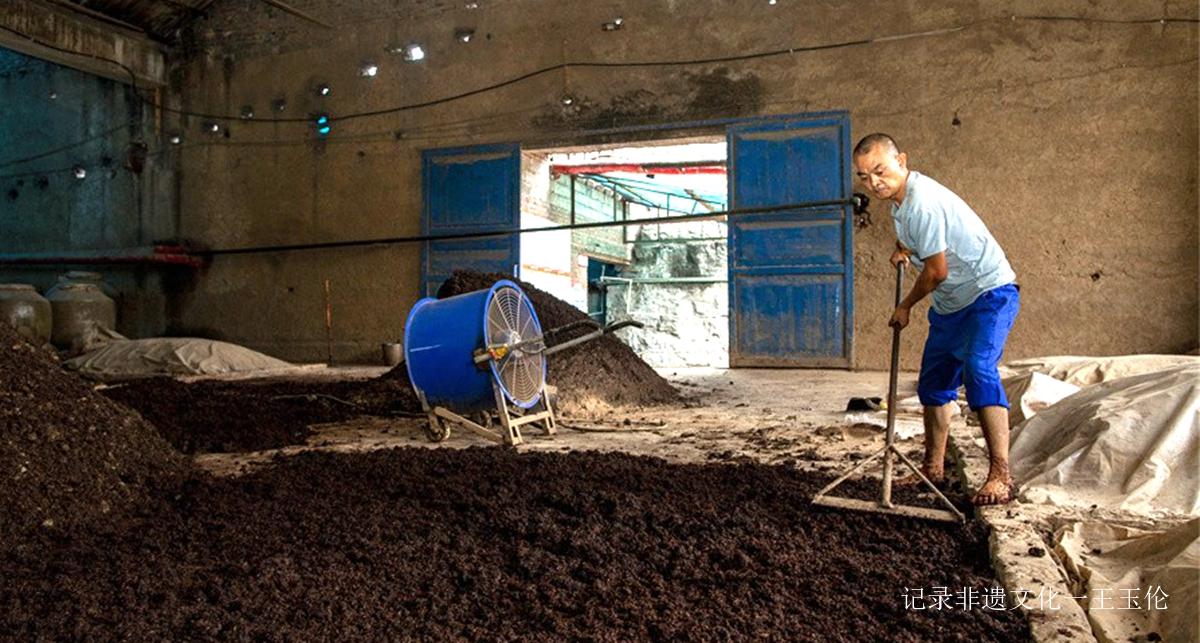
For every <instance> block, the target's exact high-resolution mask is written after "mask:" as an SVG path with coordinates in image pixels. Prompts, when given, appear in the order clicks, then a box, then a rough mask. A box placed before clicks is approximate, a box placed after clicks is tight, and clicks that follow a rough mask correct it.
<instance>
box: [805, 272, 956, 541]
mask: <svg viewBox="0 0 1200 643" xmlns="http://www.w3.org/2000/svg"><path fill="white" fill-rule="evenodd" d="M904 266H905V264H904V262H901V263H899V264H897V265H896V305H895V307H896V308H899V307H900V296H901V292H902V290H903V288H904ZM899 372H900V329H899V328H893V329H892V367H891V373H890V374H889V377H888V397H887V440H886V442H885V444H884V447H883V448H882V449H880V450H879V451H877V452H875V453H874V454H872V455H871V456H870V457H868V458H866V459H864V460H862V461H860V462H859V463H858V464H857V465H855V466H854V467H851V468H850V469H849V470H848V471H846V472H845V473H844V474H842V475H841V477H839V478H838V479H837V480H834V481H833V482H831V483H829V484H828V485H826V486H825V488H824V489H821V490H820V491H818V492H817V494H816V495H815V496H813V500H812V501H813V504H815V505H822V506H825V507H834V508H836V509H853V510H855V511H872V512H875V513H881V514H891V515H896V516H907V517H909V518H921V519H924V520H942V521H946V522H963V521H965V520H966V516H964V515H963V513H962V512H961V511H959V510H958V508H957V507H955V506H954V503H952V502H950V500H949V499H948V498H946V496H945V495H944V494H943V493H942V492H941V491H940V490H939V489H938V488H937V487H936V486H935V485H934V484H933V483H932V482H930V481H929V478H927V477H925V474H924V473H922V472H921V469H920V467H918V466H917V465H916V464H914V463H913V461H912V460H910V459H909V458H908V456H906V455H904V454H903V453H902V452H901V451H900V449H899V448H897V447H896V379H897V376H898V375H899ZM879 459H882V460H883V481H882V484H881V485H880V497H879V500H875V501H872V500H859V499H856V498H844V497H841V496H831V495H828V494H829V492H831V491H833V490H834V489H836V488H837V487H838V485H840V484H842V483H843V482H845V481H846V480H848V479H849V478H850V477H851V476H853V475H855V474H857V473H859V472H860V471H862V470H864V469H866V468H867V466H868V465H870V464H871V463H873V462H875V461H876V460H879ZM895 459H899V460H900V462H902V463H904V465H905V466H907V467H908V468H909V469H911V470H912V472H913V473H915V474H916V475H917V477H918V478H920V479H921V482H922V483H924V484H925V486H926V487H928V488H929V490H930V491H932V492H933V493H934V494H935V495H936V496H937V497H938V499H939V500H941V502H942V504H944V505H945V506H946V509H931V508H928V507H913V506H910V505H898V504H895V503H893V502H892V473H893V468H894V466H895Z"/></svg>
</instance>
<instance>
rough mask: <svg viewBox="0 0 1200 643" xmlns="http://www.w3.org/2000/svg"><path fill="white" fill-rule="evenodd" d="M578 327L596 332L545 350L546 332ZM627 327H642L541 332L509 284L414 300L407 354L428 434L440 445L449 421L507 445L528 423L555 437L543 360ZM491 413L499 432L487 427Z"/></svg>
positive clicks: (517, 290) (519, 293) (587, 322)
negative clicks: (426, 419)
mask: <svg viewBox="0 0 1200 643" xmlns="http://www.w3.org/2000/svg"><path fill="white" fill-rule="evenodd" d="M582 326H591V327H593V330H592V331H591V332H589V333H587V334H585V335H583V336H580V337H576V338H575V339H572V340H570V341H565V342H562V343H559V344H556V345H554V346H553V347H549V348H548V347H547V344H546V339H545V338H546V336H547V335H551V336H553V335H555V334H559V333H563V332H566V331H569V330H572V329H577V328H580V327H582ZM627 326H634V327H638V328H640V327H641V326H642V325H641V324H640V323H638V322H635V321H624V322H618V323H615V324H610V325H609V326H605V327H600V326H599V324H596V323H595V322H593V321H591V320H588V319H585V320H581V321H579V322H575V323H572V324H568V325H566V326H562V327H559V328H555V329H552V330H550V331H549V332H547V333H543V332H542V325H541V323H540V322H539V321H538V317H537V313H536V312H534V310H533V305H532V304H531V303H530V301H529V298H528V297H527V296H526V295H525V292H524V291H523V290H521V288H520V287H519V286H517V284H515V283H513V282H511V281H508V280H506V279H502V280H500V281H497V282H496V283H495V284H493V285H492V287H491V288H488V289H487V290H477V291H475V292H469V293H464V294H461V295H457V296H454V297H447V298H446V299H435V298H432V297H427V298H425V299H422V300H420V301H418V302H417V304H416V305H415V306H413V309H412V311H410V312H409V314H408V321H407V323H406V324H405V329H404V357H405V361H406V363H407V367H408V377H409V380H410V381H411V382H412V386H413V390H414V391H415V392H416V394H417V398H418V399H419V400H420V401H421V406H422V408H423V409H424V410H425V414H426V416H427V417H428V419H429V424H428V426H427V427H426V436H427V437H429V439H430V440H432V441H434V442H440V441H442V440H445V439H446V438H447V437H449V435H450V427H449V424H448V423H454V424H459V425H461V426H464V427H466V428H467V429H469V430H470V431H472V432H473V433H476V434H478V435H480V436H481V437H484V438H486V439H488V440H492V441H493V442H498V443H501V444H509V445H513V444H520V443H521V442H522V438H521V430H520V427H521V426H524V425H527V424H538V425H541V426H542V428H543V429H544V430H545V432H546V434H548V435H552V434H554V433H555V420H554V411H553V409H552V407H551V405H550V399H549V398H548V397H547V395H546V356H547V355H550V354H552V353H556V352H558V351H561V350H565V349H567V348H570V347H572V346H576V345H579V344H581V343H583V342H586V341H589V340H592V339H595V338H597V337H600V336H601V335H603V334H605V333H611V332H613V331H614V330H617V329H619V328H624V327H627ZM493 414H494V416H495V417H496V418H497V419H498V420H499V423H500V427H499V430H496V429H494V428H492V426H491V425H492V422H491V418H492V416H493ZM468 415H470V416H473V417H474V418H475V419H469V418H468V417H467V416H468ZM477 420H478V421H477Z"/></svg>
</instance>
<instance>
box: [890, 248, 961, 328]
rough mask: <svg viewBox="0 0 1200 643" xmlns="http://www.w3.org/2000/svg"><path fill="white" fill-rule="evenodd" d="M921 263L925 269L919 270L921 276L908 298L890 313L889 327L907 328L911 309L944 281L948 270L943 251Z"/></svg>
mask: <svg viewBox="0 0 1200 643" xmlns="http://www.w3.org/2000/svg"><path fill="white" fill-rule="evenodd" d="M923 261H924V263H925V267H924V268H922V269H921V274H920V276H918V277H917V283H915V284H913V287H912V290H911V291H909V293H908V296H907V297H905V298H904V300H903V301H901V302H900V306H899V307H897V308H896V312H894V313H892V319H891V320H890V321H889V322H888V325H889V326H892V327H896V328H904V327H905V326H907V325H908V314H909V311H911V310H912V307H913V306H915V305H916V304H917V302H919V301H921V300H922V299H924V298H925V297H927V296H928V295H929V293H931V292H933V291H934V289H936V288H937V287H938V284H940V283H942V282H943V281H945V280H946V275H947V274H949V268H948V267H947V266H946V252H945V251H942V252H939V253H937V254H934V255H930V256H928V257H926V258H925V259H924V260H923Z"/></svg>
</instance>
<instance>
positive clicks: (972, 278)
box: [892, 171, 1017, 315]
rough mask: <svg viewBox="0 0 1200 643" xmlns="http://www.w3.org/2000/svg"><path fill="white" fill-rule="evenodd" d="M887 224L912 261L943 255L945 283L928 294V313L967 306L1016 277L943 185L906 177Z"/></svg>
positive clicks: (973, 218) (975, 217) (921, 176)
mask: <svg viewBox="0 0 1200 643" xmlns="http://www.w3.org/2000/svg"><path fill="white" fill-rule="evenodd" d="M892 223H894V224H895V226H896V238H897V239H899V240H900V245H902V246H904V247H905V248H907V249H908V250H910V251H912V253H913V256H912V258H911V259H912V262H913V265H915V266H916V267H917V270H921V269H922V268H923V266H924V264H923V263H922V262H921V261H920V260H921V259H926V258H928V257H931V256H933V255H935V254H937V253H939V252H942V251H945V253H946V267H947V268H948V274H947V276H946V280H945V281H943V282H942V283H941V284H938V287H937V288H936V289H935V290H934V291H933V309H934V310H935V311H937V312H939V313H941V314H943V315H947V314H950V313H952V312H954V311H956V310H962V309H963V308H966V307H967V306H970V305H971V303H972V302H974V301H975V300H976V299H977V298H978V297H979V296H980V295H982V294H983V293H985V292H987V291H989V290H992V289H993V288H999V287H1000V286H1006V285H1008V284H1011V283H1013V282H1015V281H1016V279H1017V275H1016V273H1015V272H1013V269H1012V266H1010V265H1008V258H1007V257H1005V256H1004V251H1003V250H1001V249H1000V244H999V243H997V242H996V239H995V237H993V236H992V233H991V232H988V229H987V226H985V225H984V224H983V221H982V220H980V218H979V215H977V214H975V211H974V210H972V209H971V206H969V205H967V203H966V201H963V200H962V199H960V198H959V197H958V195H957V194H955V193H953V192H951V191H950V190H949V189H948V188H947V187H946V186H944V185H942V184H941V183H938V182H937V181H934V180H933V179H931V178H929V177H927V176H925V175H924V174H920V173H918V172H911V171H910V172H909V173H908V182H907V183H906V184H905V193H904V201H903V202H901V203H900V207H896V206H895V205H893V206H892Z"/></svg>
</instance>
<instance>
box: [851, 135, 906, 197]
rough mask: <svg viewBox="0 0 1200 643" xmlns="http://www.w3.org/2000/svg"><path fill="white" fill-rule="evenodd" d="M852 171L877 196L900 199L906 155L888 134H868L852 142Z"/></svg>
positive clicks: (902, 192) (904, 174)
mask: <svg viewBox="0 0 1200 643" xmlns="http://www.w3.org/2000/svg"><path fill="white" fill-rule="evenodd" d="M854 173H855V174H856V175H857V176H858V180H859V181H861V182H862V184H863V186H864V187H866V188H867V190H868V191H870V192H871V194H872V195H873V196H875V197H876V198H879V199H890V200H892V201H897V202H899V201H900V200H901V198H902V197H903V195H904V186H905V182H906V181H907V180H908V155H907V154H905V153H904V152H901V151H900V148H899V147H897V146H896V141H895V140H893V139H892V137H890V136H888V135H887V134H880V133H876V134H868V135H867V136H864V137H863V139H862V140H861V141H859V142H858V145H855V146H854Z"/></svg>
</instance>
